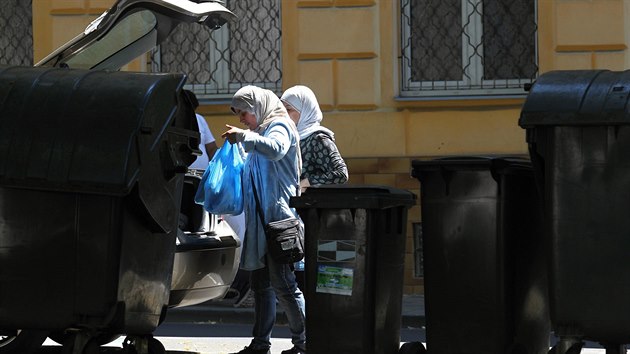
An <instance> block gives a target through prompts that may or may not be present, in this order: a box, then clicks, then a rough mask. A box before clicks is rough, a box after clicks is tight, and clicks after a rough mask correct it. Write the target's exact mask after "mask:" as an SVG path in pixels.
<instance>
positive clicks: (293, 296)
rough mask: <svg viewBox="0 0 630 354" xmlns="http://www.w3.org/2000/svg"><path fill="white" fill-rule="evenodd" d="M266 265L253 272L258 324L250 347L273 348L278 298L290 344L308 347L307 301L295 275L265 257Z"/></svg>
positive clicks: (288, 267) (252, 285) (288, 266)
mask: <svg viewBox="0 0 630 354" xmlns="http://www.w3.org/2000/svg"><path fill="white" fill-rule="evenodd" d="M266 260H267V266H266V267H265V268H262V269H257V270H254V271H252V273H251V289H252V291H253V292H254V299H255V301H256V303H255V305H254V310H255V313H256V315H255V322H254V330H253V333H252V334H253V336H254V339H252V343H251V345H250V346H251V347H252V348H253V349H264V348H269V347H271V341H270V339H271V331H272V330H273V326H274V324H275V323H276V297H277V299H278V302H279V303H280V305H281V306H282V308H283V309H284V310H285V313H286V315H287V320H288V322H289V329H290V330H291V342H292V343H293V345H295V346H297V347H299V348H302V349H304V348H305V347H306V331H305V327H306V326H305V315H306V312H305V302H304V295H303V294H302V291H300V289H299V288H298V286H297V283H296V281H295V274H294V273H293V271H292V270H291V267H290V265H289V264H277V263H276V262H274V261H273V259H271V257H270V256H269V254H267V256H266Z"/></svg>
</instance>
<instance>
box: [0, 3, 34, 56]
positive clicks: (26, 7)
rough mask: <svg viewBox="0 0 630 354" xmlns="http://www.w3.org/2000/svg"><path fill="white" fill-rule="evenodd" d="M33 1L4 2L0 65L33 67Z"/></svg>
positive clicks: (0, 9)
mask: <svg viewBox="0 0 630 354" xmlns="http://www.w3.org/2000/svg"><path fill="white" fill-rule="evenodd" d="M32 13H33V10H32V3H31V1H28V0H27V1H25V0H3V1H2V5H1V6H0V29H2V30H1V31H0V65H24V66H32V65H33V20H32V19H33V15H32Z"/></svg>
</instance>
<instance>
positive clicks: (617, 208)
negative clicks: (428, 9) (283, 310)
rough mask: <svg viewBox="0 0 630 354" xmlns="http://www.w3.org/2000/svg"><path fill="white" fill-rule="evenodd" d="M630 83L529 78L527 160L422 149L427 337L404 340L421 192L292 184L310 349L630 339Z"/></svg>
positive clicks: (564, 346) (414, 349)
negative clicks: (407, 270)
mask: <svg viewBox="0 0 630 354" xmlns="http://www.w3.org/2000/svg"><path fill="white" fill-rule="evenodd" d="M629 97H630V72H623V73H619V72H610V71H557V72H550V73H547V74H544V75H542V76H541V77H540V78H538V79H537V81H536V82H535V83H534V84H533V86H532V87H531V89H530V91H529V94H528V97H527V99H526V102H525V104H524V106H523V109H522V112H521V117H520V120H519V125H520V126H521V127H523V128H524V129H526V140H527V143H528V146H529V152H530V158H529V159H527V158H518V157H511V156H477V157H452V158H442V159H435V160H426V161H424V160H415V161H413V162H412V166H411V167H412V168H411V170H412V172H411V174H412V176H413V177H415V178H417V179H418V181H419V182H420V184H421V198H420V199H421V201H420V204H421V210H422V230H423V235H422V237H423V253H424V275H425V279H424V281H425V283H424V284H425V311H426V331H427V332H426V335H427V337H426V343H427V347H426V348H425V347H424V346H423V345H422V344H421V343H405V344H404V345H403V346H402V347H400V349H399V346H400V343H399V334H400V332H399V326H400V321H401V315H400V314H401V307H400V306H401V300H400V299H401V295H402V279H401V277H402V274H403V264H404V242H405V238H406V237H405V236H406V232H405V229H406V220H407V219H406V215H407V209H408V208H409V207H410V206H412V205H414V204H415V203H416V202H415V196H414V195H413V194H411V193H410V192H408V191H403V190H397V189H392V188H388V187H382V186H356V187H352V186H350V187H348V186H342V187H339V186H322V187H312V188H309V189H308V191H307V192H305V193H304V194H303V195H302V196H301V197H297V198H294V199H293V200H292V203H293V206H294V207H296V208H298V210H299V212H300V214H301V216H302V218H303V220H304V221H305V225H306V228H307V230H306V235H307V237H306V240H307V249H308V253H307V258H306V259H307V261H306V272H307V274H306V276H307V289H306V294H307V298H308V302H307V313H308V316H307V328H308V336H309V353H312V354H318V353H331V352H338V353H340V352H343V353H348V354H352V353H357V354H358V353H361V354H365V353H368V354H371V353H385V354H393V353H400V354H411V353H414V354H416V353H424V352H427V351H428V352H429V353H430V354H434V353H440V354H442V353H444V354H465V353H470V354H479V353H493V354H494V353H496V354H499V353H510V354H517V353H518V354H520V353H541V354H542V353H546V352H548V351H549V352H551V353H555V354H560V353H561V354H565V353H571V354H573V353H579V352H580V351H581V349H582V346H583V345H584V341H585V340H592V341H597V342H600V343H601V344H602V345H603V347H604V348H605V349H606V353H608V354H612V353H622V352H623V353H625V346H624V343H629V342H630V330H628V328H630V316H629V315H630V261H629V258H628V256H627V254H626V252H627V250H628V249H630V217H628V215H627V214H626V212H627V211H628V210H630V130H629V126H628V125H630V115H629V113H628V112H629V108H628V98H629ZM552 333H553V334H554V335H555V337H556V338H555V339H553V338H552V337H551V335H552ZM550 345H552V347H551V349H550Z"/></svg>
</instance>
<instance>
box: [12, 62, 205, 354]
mask: <svg viewBox="0 0 630 354" xmlns="http://www.w3.org/2000/svg"><path fill="white" fill-rule="evenodd" d="M184 81H185V77H184V76H183V75H180V74H164V75H148V74H139V73H123V72H104V71H95V72H89V71H83V70H69V69H50V68H46V69H43V68H21V67H0V329H2V330H6V329H20V330H44V331H47V332H62V333H63V332H65V333H73V334H74V333H76V334H77V336H71V338H73V339H72V340H70V341H69V343H68V346H69V347H70V349H69V351H68V352H70V351H72V349H71V348H72V346H74V345H75V344H76V345H79V346H84V345H92V344H90V343H94V342H96V341H97V338H103V337H109V335H114V334H119V333H126V334H129V335H137V336H142V335H150V333H151V332H153V330H154V329H155V328H156V327H157V326H158V324H159V323H160V321H161V319H162V318H163V316H164V315H165V309H166V307H167V304H168V300H169V289H170V284H171V274H172V270H173V257H174V251H175V239H176V230H177V226H178V225H177V223H178V220H177V215H178V214H179V208H180V200H181V191H182V184H183V179H184V172H185V171H186V167H187V166H188V165H189V164H190V163H191V162H192V160H194V156H193V155H192V152H193V151H195V150H196V147H197V146H198V133H197V131H196V130H197V128H196V121H195V118H194V115H193V114H192V113H191V111H190V109H192V108H189V107H186V106H181V107H180V102H183V101H181V100H180V96H179V92H180V90H181V87H182V85H183V84H184ZM182 104H183V103H182ZM79 333H80V335H79ZM77 338H78V339H79V340H78V341H76V342H75V341H74V339H77ZM156 342H157V341H151V340H149V343H148V345H149V349H150V351H149V352H151V353H153V352H154V351H151V347H153V348H155V347H159V346H161V344H159V342H157V343H156ZM39 344H41V343H39ZM97 344H98V343H97ZM145 344H146V342H145ZM75 349H76V350H75V351H73V352H79V351H80V350H81V348H75ZM145 349H146V348H145ZM158 349H159V348H158ZM3 350H9V349H3ZM162 350H163V348H162ZM86 351H87V349H86ZM18 352H20V353H24V351H18Z"/></svg>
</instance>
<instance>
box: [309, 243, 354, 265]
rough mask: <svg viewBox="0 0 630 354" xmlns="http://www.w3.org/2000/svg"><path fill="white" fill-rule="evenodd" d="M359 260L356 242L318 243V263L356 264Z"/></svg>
mask: <svg viewBox="0 0 630 354" xmlns="http://www.w3.org/2000/svg"><path fill="white" fill-rule="evenodd" d="M356 258H357V243H356V241H351V240H344V241H339V240H337V241H318V244H317V261H318V262H355V261H356Z"/></svg>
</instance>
